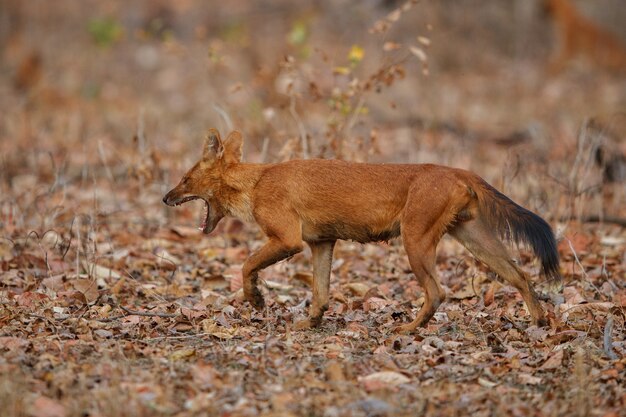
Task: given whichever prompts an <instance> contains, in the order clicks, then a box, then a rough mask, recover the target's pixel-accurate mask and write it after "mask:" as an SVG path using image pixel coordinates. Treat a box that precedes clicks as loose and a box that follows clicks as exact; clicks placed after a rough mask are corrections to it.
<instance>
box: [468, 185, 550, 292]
mask: <svg viewBox="0 0 626 417" xmlns="http://www.w3.org/2000/svg"><path fill="white" fill-rule="evenodd" d="M474 187H476V188H477V189H475V191H476V196H477V198H478V209H479V211H480V213H481V217H482V219H483V220H484V221H485V222H486V223H487V225H489V227H491V228H492V229H493V230H494V231H496V232H497V233H498V234H499V235H500V237H501V238H502V239H505V240H508V241H511V242H515V243H518V244H526V245H528V246H530V248H531V249H532V250H533V252H534V253H535V256H537V257H538V258H539V260H540V261H541V272H542V274H543V275H544V276H545V277H546V278H547V279H548V281H549V282H550V287H551V288H552V289H556V290H560V289H561V287H562V277H561V274H560V273H559V252H558V250H557V246H556V240H555V238H554V233H553V232H552V228H551V227H550V225H549V224H548V223H547V222H546V221H545V220H544V219H542V218H541V217H539V216H538V215H536V214H535V213H533V212H532V211H530V210H527V209H525V208H524V207H522V206H520V205H518V204H516V203H515V202H514V201H513V200H511V199H510V198H508V197H507V196H505V195H504V194H502V193H501V192H499V191H498V190H496V189H495V188H494V187H492V186H491V185H489V184H488V183H487V182H486V181H484V180H483V179H482V178H480V177H477V183H475V184H474Z"/></svg>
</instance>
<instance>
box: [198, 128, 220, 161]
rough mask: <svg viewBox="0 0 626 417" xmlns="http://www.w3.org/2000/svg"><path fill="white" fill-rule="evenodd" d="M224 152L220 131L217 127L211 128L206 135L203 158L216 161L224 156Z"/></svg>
mask: <svg viewBox="0 0 626 417" xmlns="http://www.w3.org/2000/svg"><path fill="white" fill-rule="evenodd" d="M223 153H224V145H223V144H222V138H221V137H220V132H218V131H217V129H214V128H211V129H209V132H208V133H207V135H206V140H205V141H204V149H203V150H202V159H203V160H204V161H214V160H216V159H219V158H221V157H222V155H223Z"/></svg>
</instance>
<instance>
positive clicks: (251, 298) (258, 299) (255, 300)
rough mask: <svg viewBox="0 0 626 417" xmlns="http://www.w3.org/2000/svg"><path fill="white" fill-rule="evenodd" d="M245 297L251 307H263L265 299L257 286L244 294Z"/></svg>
mask: <svg viewBox="0 0 626 417" xmlns="http://www.w3.org/2000/svg"><path fill="white" fill-rule="evenodd" d="M245 299H246V300H247V301H248V302H249V303H250V304H252V307H254V308H255V309H256V310H263V309H264V308H265V299H263V294H261V291H259V289H258V288H255V289H254V290H253V291H252V293H251V294H249V295H246V296H245Z"/></svg>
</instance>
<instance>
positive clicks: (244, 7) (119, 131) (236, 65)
mask: <svg viewBox="0 0 626 417" xmlns="http://www.w3.org/2000/svg"><path fill="white" fill-rule="evenodd" d="M205 3H206V2H201V1H194V0H187V1H181V2H165V1H147V0H143V1H136V2H122V1H113V2H95V1H85V2H71V1H54V2H43V1H40V2H36V1H33V2H17V1H12V0H2V1H0V43H1V48H2V50H1V53H2V61H1V62H0V95H1V97H2V100H0V111H1V114H2V117H1V119H0V410H2V411H1V412H0V414H2V415H3V416H36V417H44V416H45V417H65V416H68V417H69V416H154V415H159V416H160V415H163V416H165V415H168V416H187V415H190V416H214V415H217V416H256V415H264V416H320V417H321V416H324V417H335V416H337V417H339V416H416V415H417V416H421V415H427V416H437V415H468V414H471V415H476V416H488V415H519V416H522V415H524V416H525V415H534V416H558V415H574V416H587V415H597V416H607V417H608V416H617V415H624V410H625V409H626V390H625V389H624V386H626V343H625V342H624V338H625V336H626V331H625V330H624V307H625V306H626V280H625V273H626V256H625V255H624V251H625V248H626V231H625V229H624V218H625V217H626V205H625V204H624V196H625V195H626V190H625V189H624V179H625V178H626V163H625V162H624V161H626V158H625V157H624V155H625V154H626V141H625V139H626V113H625V111H626V79H625V78H624V77H623V76H619V75H614V74H605V73H603V72H602V71H601V69H598V68H595V67H593V66H590V65H587V63H585V62H584V61H583V62H572V63H570V66H569V68H567V69H566V70H565V71H564V72H562V73H561V74H559V75H558V76H554V77H550V76H548V75H547V71H546V63H547V61H548V57H549V55H550V51H551V45H552V41H551V39H552V37H551V30H550V27H551V26H550V22H549V21H548V20H546V17H545V16H544V15H542V13H541V11H540V8H539V4H538V3H539V2H533V1H527V0H518V1H511V2H495V1H493V2H488V3H489V5H487V4H486V3H485V2H484V1H478V0H463V1H458V0H454V1H453V0H445V1H444V0H441V1H439V2H427V1H422V2H416V3H409V4H408V5H409V6H411V7H406V6H403V5H404V3H403V2H395V1H383V0H380V1H374V0H372V1H362V2H335V1H330V0H327V1H326V0H325V1H319V2H316V1H303V2H300V1H298V2H291V1H287V0H285V1H282V0H274V1H269V0H268V1H262V2H247V1H241V0H233V1H229V2H210V3H215V4H212V5H210V6H209V5H207V4H205ZM596 3H597V5H596ZM577 4H578V3H577ZM619 4H620V0H602V1H597V2H588V3H584V2H582V3H580V4H579V6H581V9H582V10H583V11H584V12H585V13H588V14H589V15H591V16H592V17H593V18H594V19H596V21H597V22H600V23H601V24H603V25H605V26H606V27H607V28H609V29H613V31H614V32H616V33H617V35H618V36H621V38H622V39H626V33H624V32H623V30H624V27H623V25H621V26H620V22H623V21H624V19H626V15H624V10H623V7H619ZM585 7H586V8H585ZM620 30H622V33H620V32H619V31H620ZM211 126H215V127H218V128H220V129H221V130H222V131H224V130H228V129H229V128H231V127H234V128H237V129H240V130H241V131H243V132H244V134H245V136H246V148H245V156H244V158H245V159H246V160H248V161H257V162H258V161H267V162H272V161H280V160H286V159H290V158H297V157H326V158H333V157H338V158H344V159H350V160H359V161H375V162H376V161H379V162H414V163H421V162H435V163H442V164H448V165H453V166H457V167H462V168H468V169H471V170H473V171H475V172H477V173H479V174H480V175H481V176H483V177H484V178H486V179H487V180H488V181H490V182H491V183H492V184H494V185H495V186H496V187H498V188H499V189H500V190H502V191H504V192H505V193H507V194H508V195H510V196H512V197H513V198H514V199H515V200H516V201H518V202H520V203H522V204H523V205H525V206H526V207H529V208H531V209H533V210H535V211H536V212H538V213H539V214H541V215H542V216H543V217H545V218H546V219H547V220H548V221H550V223H551V224H552V225H554V227H555V228H556V229H557V231H558V237H559V239H560V244H559V250H560V254H561V257H562V263H561V268H562V272H563V276H564V279H565V288H564V291H563V294H562V296H560V297H555V298H554V299H552V300H550V301H547V302H545V303H544V307H545V308H546V309H547V311H549V312H550V313H549V317H550V326H549V327H546V328H537V327H534V326H530V324H529V321H530V320H529V317H528V313H527V311H526V310H525V308H524V305H523V302H522V300H521V298H520V296H519V294H518V293H517V292H516V291H515V290H514V289H512V288H510V287H508V286H505V285H503V284H502V283H501V281H500V280H499V279H498V277H496V276H494V275H493V274H492V273H490V272H489V271H488V270H486V269H485V268H484V267H483V265H481V264H479V263H477V262H476V261H475V260H474V259H473V258H472V257H471V255H469V254H468V253H467V252H466V251H464V250H462V248H461V247H460V246H458V245H457V244H456V243H455V242H453V241H452V240H444V241H443V242H442V244H441V245H440V247H439V252H438V271H439V274H440V278H441V281H442V283H443V286H444V288H445V289H446V292H447V293H448V295H449V300H448V301H447V302H446V303H445V304H444V305H443V306H442V307H441V308H440V310H439V312H438V313H437V315H436V317H435V319H434V320H433V321H432V322H431V323H430V324H429V326H428V327H427V328H424V329H421V330H419V331H418V332H416V333H415V334H413V335H410V336H404V335H403V336H399V335H396V334H393V333H392V332H391V331H390V330H391V328H392V327H393V326H394V325H396V324H398V323H400V322H406V321H408V320H409V319H410V317H412V316H413V315H414V314H415V312H416V311H417V309H418V308H419V306H420V305H421V303H422V301H423V299H422V298H421V296H422V289H421V288H420V287H419V286H418V285H417V284H416V282H415V281H414V280H413V279H412V276H411V273H410V268H409V266H408V262H407V260H406V257H405V255H404V253H403V249H402V247H401V245H400V243H399V242H396V241H392V242H389V243H383V244H378V245H360V244H355V243H352V242H341V243H340V244H339V245H338V247H337V248H336V251H335V261H334V264H333V274H332V281H331V292H332V301H331V305H330V309H329V311H328V312H327V314H326V316H325V321H324V324H323V326H322V328H320V329H317V330H307V331H298V332H295V331H293V330H292V329H291V328H290V326H291V325H292V323H293V322H294V320H296V319H298V318H302V317H303V316H304V315H305V314H306V301H307V299H308V298H310V291H309V285H308V283H309V281H310V279H311V274H310V266H309V254H307V253H304V254H302V255H298V256H296V257H294V258H292V259H291V260H290V261H288V262H282V263H280V264H278V265H276V266H275V267H272V268H269V269H268V270H267V271H265V272H264V273H263V275H262V277H263V279H264V281H265V285H264V289H263V291H264V293H265V295H266V302H267V304H268V306H267V308H266V310H265V311H263V312H256V311H253V310H252V309H251V307H250V306H249V305H248V304H246V303H243V302H242V301H241V290H240V287H241V274H240V266H241V264H242V262H243V260H244V259H245V257H246V256H247V255H248V254H249V253H250V252H251V251H253V250H255V249H256V248H258V247H259V246H260V245H261V244H262V242H263V236H261V235H260V233H259V231H258V230H257V229H256V228H255V227H253V226H251V225H248V224H242V223H241V222H239V221H237V220H228V221H223V222H222V224H221V225H220V226H219V227H218V230H216V231H215V232H214V233H213V234H211V235H210V236H204V235H202V234H200V232H198V231H197V230H196V229H195V226H196V223H197V218H198V216H199V215H200V211H201V208H200V206H199V205H194V204H195V203H190V204H189V205H186V206H184V207H182V208H179V209H176V210H174V209H171V208H168V207H166V206H164V205H163V204H162V203H161V198H162V196H163V194H164V193H165V192H166V191H167V189H168V188H169V187H171V186H172V185H173V184H174V183H175V182H176V181H177V180H178V179H179V177H180V175H181V173H182V172H184V170H186V169H187V168H188V167H189V166H190V165H191V163H192V162H193V161H194V160H195V159H196V158H197V156H198V155H199V153H200V151H201V146H202V138H203V136H204V132H205V130H206V129H207V128H208V127H211ZM599 149H600V151H598V150H599ZM620 175H621V176H620ZM426 203H427V202H426ZM604 220H608V221H606V222H604ZM515 254H516V256H518V258H519V262H520V264H521V265H522V266H523V267H524V268H525V269H526V270H527V271H528V272H529V273H531V274H533V275H535V276H536V275H537V272H538V268H537V266H536V265H535V264H533V263H532V262H531V259H530V257H529V256H528V254H527V252H526V251H525V250H524V249H523V248H522V250H521V252H519V255H517V254H518V252H517V251H516V252H515ZM535 283H536V286H537V288H538V290H539V291H541V290H542V289H543V283H542V282H541V278H539V277H537V278H536V279H535Z"/></svg>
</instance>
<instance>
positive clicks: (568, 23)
mask: <svg viewBox="0 0 626 417" xmlns="http://www.w3.org/2000/svg"><path fill="white" fill-rule="evenodd" d="M544 8H545V10H546V12H547V13H548V14H549V15H550V16H551V17H552V19H553V20H554V23H555V25H556V32H557V36H558V38H559V42H560V46H559V50H558V52H557V53H556V54H555V57H554V58H553V59H552V62H551V63H550V67H549V71H550V72H551V73H552V74H556V73H558V72H561V71H562V70H563V68H565V66H566V64H567V62H568V61H570V60H571V59H573V58H575V57H576V56H583V57H585V58H587V59H589V60H590V61H591V62H592V63H593V64H595V65H597V66H598V67H601V68H605V69H607V70H609V71H614V72H617V73H620V72H621V73H624V72H626V47H625V46H624V44H623V43H622V42H620V40H619V39H618V38H617V37H616V36H615V35H613V34H612V33H610V32H608V31H606V30H604V29H602V28H601V27H599V26H598V25H597V24H595V23H594V22H592V21H591V20H589V19H588V18H586V17H585V16H583V15H582V14H581V13H580V12H579V11H578V10H577V9H576V8H575V7H574V5H573V4H572V3H571V2H570V1H568V0H544Z"/></svg>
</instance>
